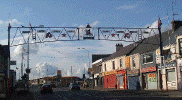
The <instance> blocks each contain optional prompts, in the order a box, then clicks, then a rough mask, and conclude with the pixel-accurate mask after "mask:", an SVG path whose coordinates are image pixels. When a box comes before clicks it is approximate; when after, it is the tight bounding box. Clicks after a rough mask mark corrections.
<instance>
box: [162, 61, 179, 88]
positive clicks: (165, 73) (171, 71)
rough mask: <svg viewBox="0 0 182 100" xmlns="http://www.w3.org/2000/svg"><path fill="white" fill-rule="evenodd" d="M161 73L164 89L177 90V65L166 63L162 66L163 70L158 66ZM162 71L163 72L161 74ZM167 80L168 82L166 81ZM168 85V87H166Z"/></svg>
mask: <svg viewBox="0 0 182 100" xmlns="http://www.w3.org/2000/svg"><path fill="white" fill-rule="evenodd" d="M158 69H159V72H160V73H161V77H162V78H161V81H162V82H163V83H162V85H163V89H164V88H167V89H177V74H176V63H175V62H173V63H166V64H165V65H162V69H161V67H160V66H158ZM161 71H162V72H161ZM166 80H167V81H166ZM166 83H167V86H166Z"/></svg>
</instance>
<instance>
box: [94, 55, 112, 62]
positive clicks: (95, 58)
mask: <svg viewBox="0 0 182 100" xmlns="http://www.w3.org/2000/svg"><path fill="white" fill-rule="evenodd" d="M110 55H111V54H92V63H93V62H95V61H96V60H99V59H101V58H105V57H108V56H110Z"/></svg>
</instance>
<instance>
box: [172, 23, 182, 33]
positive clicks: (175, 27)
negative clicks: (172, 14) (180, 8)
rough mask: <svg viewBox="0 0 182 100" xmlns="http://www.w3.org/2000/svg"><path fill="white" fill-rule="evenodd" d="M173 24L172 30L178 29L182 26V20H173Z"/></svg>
mask: <svg viewBox="0 0 182 100" xmlns="http://www.w3.org/2000/svg"><path fill="white" fill-rule="evenodd" d="M171 24H172V31H176V30H177V29H178V28H179V27H180V26H182V21H180V20H173V21H172V22H171Z"/></svg>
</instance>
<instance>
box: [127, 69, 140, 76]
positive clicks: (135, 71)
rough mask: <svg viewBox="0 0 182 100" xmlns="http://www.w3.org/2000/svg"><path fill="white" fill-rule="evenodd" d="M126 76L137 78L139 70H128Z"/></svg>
mask: <svg viewBox="0 0 182 100" xmlns="http://www.w3.org/2000/svg"><path fill="white" fill-rule="evenodd" d="M127 75H128V76H137V75H139V69H135V70H128V71H127Z"/></svg>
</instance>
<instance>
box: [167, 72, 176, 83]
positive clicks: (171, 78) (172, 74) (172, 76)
mask: <svg viewBox="0 0 182 100" xmlns="http://www.w3.org/2000/svg"><path fill="white" fill-rule="evenodd" d="M175 76H176V75H175V70H174V69H168V70H167V81H168V82H173V81H176V77H175Z"/></svg>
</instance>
